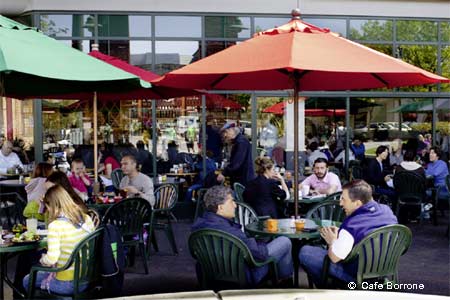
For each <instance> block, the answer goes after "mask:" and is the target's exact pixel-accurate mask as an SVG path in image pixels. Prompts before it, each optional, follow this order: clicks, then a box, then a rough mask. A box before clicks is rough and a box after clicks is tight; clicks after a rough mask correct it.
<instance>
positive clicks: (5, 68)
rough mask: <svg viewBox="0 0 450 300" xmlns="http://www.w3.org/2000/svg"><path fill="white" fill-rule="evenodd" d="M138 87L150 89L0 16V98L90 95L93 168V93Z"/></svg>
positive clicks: (35, 30)
mask: <svg viewBox="0 0 450 300" xmlns="http://www.w3.org/2000/svg"><path fill="white" fill-rule="evenodd" d="M140 87H151V85H150V83H148V82H145V81H141V80H140V78H139V77H137V76H135V75H133V74H131V73H128V72H125V71H122V70H120V69H118V68H116V67H113V66H111V65H109V64H107V63H104V62H102V61H100V60H98V59H96V58H93V57H90V56H88V55H86V54H85V53H83V52H81V51H78V50H76V49H73V48H71V47H68V46H66V45H64V44H63V43H61V42H58V41H56V40H55V39H52V38H50V37H47V36H46V35H44V34H42V33H40V32H39V31H38V30H37V29H36V28H32V27H27V26H24V25H22V24H20V23H17V22H14V21H13V20H10V19H8V18H5V17H3V16H1V15H0V96H7V97H13V98H17V99H25V98H39V96H43V95H45V97H46V98H52V95H61V94H65V93H79V92H92V95H93V101H94V120H93V121H94V161H95V166H96V162H97V157H96V156H97V96H96V92H98V91H108V92H115V91H120V92H124V91H128V90H133V89H136V88H140ZM55 97H57V96H55ZM95 169H96V168H95ZM95 171H96V170H95ZM95 176H97V172H95ZM96 180H97V177H96Z"/></svg>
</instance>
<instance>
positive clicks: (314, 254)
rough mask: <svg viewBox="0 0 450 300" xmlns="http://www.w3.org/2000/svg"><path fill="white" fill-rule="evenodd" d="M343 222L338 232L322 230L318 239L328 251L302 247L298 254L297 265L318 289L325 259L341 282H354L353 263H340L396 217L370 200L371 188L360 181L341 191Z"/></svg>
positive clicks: (333, 227) (335, 230)
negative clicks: (301, 267)
mask: <svg viewBox="0 0 450 300" xmlns="http://www.w3.org/2000/svg"><path fill="white" fill-rule="evenodd" d="M339 204H340V205H341V207H342V208H343V209H344V211H345V214H346V216H347V218H346V219H345V220H344V222H343V223H342V225H341V227H340V228H337V227H335V226H330V227H323V228H322V229H321V230H320V235H321V236H322V238H323V239H324V240H325V241H326V242H327V244H328V251H327V250H325V249H323V248H321V247H313V246H304V247H303V248H302V249H301V250H300V254H299V258H300V264H301V265H302V266H303V268H304V269H305V271H306V272H307V273H308V274H310V275H311V277H312V279H313V282H314V284H315V285H316V286H319V287H320V284H321V280H320V279H321V275H322V265H323V261H324V259H325V256H326V255H328V257H329V258H330V260H331V263H330V268H329V272H330V274H331V275H332V276H333V277H336V278H338V279H340V280H342V281H345V282H352V281H355V278H356V271H357V267H358V265H357V263H358V262H357V261H356V262H354V263H349V264H343V263H342V262H341V261H342V260H344V259H345V258H346V257H347V256H348V255H349V254H350V252H351V251H352V249H353V247H354V246H355V245H356V244H358V243H359V242H360V241H361V240H362V239H363V238H364V237H366V236H367V235H368V234H369V233H371V232H372V231H374V230H375V229H377V228H379V227H382V226H386V225H392V224H397V217H396V216H395V215H394V214H393V213H392V210H391V209H390V208H389V207H388V206H387V205H384V204H378V203H377V202H375V201H373V199H372V188H371V187H370V185H369V184H368V183H367V182H365V181H364V180H354V181H352V182H350V183H347V184H346V185H344V186H343V188H342V196H341V200H340V203H339Z"/></svg>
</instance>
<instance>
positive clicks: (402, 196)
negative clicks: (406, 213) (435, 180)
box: [393, 171, 426, 217]
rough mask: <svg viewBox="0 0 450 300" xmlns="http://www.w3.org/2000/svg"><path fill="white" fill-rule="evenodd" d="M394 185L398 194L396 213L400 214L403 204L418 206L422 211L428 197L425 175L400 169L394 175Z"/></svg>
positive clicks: (418, 209)
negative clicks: (422, 205)
mask: <svg viewBox="0 0 450 300" xmlns="http://www.w3.org/2000/svg"><path fill="white" fill-rule="evenodd" d="M393 180H394V187H395V191H396V192H397V195H398V201H397V208H396V215H397V217H399V216H400V208H401V207H402V206H410V207H411V206H416V207H417V211H418V212H420V207H421V204H422V203H423V202H424V200H425V197H426V193H425V191H426V182H425V177H424V176H422V175H420V174H417V173H415V172H410V171H399V172H396V173H395V175H394V179H393Z"/></svg>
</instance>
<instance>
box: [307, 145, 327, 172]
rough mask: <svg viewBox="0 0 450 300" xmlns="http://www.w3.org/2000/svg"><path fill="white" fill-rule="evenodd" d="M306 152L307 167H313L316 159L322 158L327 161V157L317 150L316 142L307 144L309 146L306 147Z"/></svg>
mask: <svg viewBox="0 0 450 300" xmlns="http://www.w3.org/2000/svg"><path fill="white" fill-rule="evenodd" d="M307 152H308V166H310V167H312V166H314V162H315V161H316V160H317V159H318V158H323V159H325V160H327V161H328V156H327V155H326V154H325V153H323V152H321V151H320V150H319V144H318V143H316V142H312V143H311V144H309V146H308V147H307Z"/></svg>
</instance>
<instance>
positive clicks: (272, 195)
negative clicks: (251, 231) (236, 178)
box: [243, 157, 289, 218]
mask: <svg viewBox="0 0 450 300" xmlns="http://www.w3.org/2000/svg"><path fill="white" fill-rule="evenodd" d="M255 165H256V174H257V176H256V178H255V179H253V180H252V181H250V182H249V183H248V184H247V186H246V187H245V191H244V195H243V196H244V200H245V202H247V203H248V204H249V205H250V206H251V207H252V208H253V209H254V210H255V211H256V213H257V214H258V215H259V216H270V217H272V218H278V216H279V215H280V213H279V212H278V209H277V201H284V200H287V199H289V188H288V187H287V185H286V182H284V178H283V176H281V175H280V173H278V172H275V169H274V163H273V161H272V160H271V159H270V158H269V157H258V158H257V159H256V160H255Z"/></svg>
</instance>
